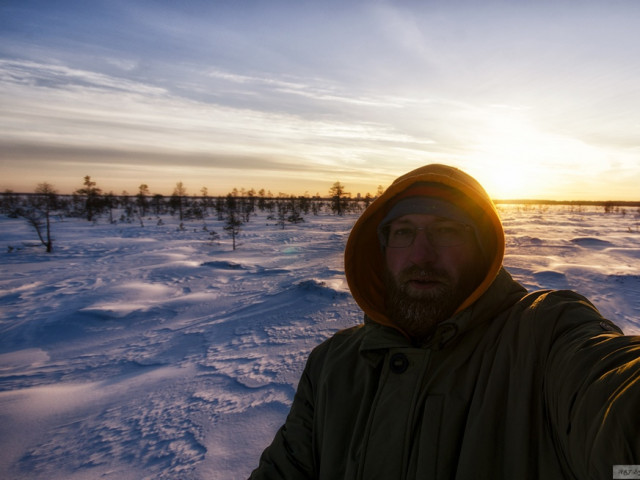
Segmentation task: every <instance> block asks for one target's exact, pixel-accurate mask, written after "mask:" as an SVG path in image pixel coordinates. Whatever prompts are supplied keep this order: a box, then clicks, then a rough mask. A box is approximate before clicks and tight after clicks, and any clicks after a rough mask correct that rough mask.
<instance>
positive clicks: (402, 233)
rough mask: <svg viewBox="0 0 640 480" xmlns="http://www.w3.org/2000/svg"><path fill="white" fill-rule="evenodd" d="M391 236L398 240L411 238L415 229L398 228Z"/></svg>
mask: <svg viewBox="0 0 640 480" xmlns="http://www.w3.org/2000/svg"><path fill="white" fill-rule="evenodd" d="M391 235H393V236H394V237H396V238H398V237H409V236H411V235H413V229H411V228H398V229H397V230H394V231H393V232H391Z"/></svg>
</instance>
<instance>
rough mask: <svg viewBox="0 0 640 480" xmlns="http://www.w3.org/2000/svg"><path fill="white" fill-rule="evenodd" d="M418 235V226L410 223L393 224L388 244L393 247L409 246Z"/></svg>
mask: <svg viewBox="0 0 640 480" xmlns="http://www.w3.org/2000/svg"><path fill="white" fill-rule="evenodd" d="M415 237H416V228H415V227H412V226H409V225H402V226H396V227H394V226H391V227H390V228H389V234H388V235H387V246H388V247H391V248H402V247H408V246H409V245H411V244H412V243H413V239H414V238H415Z"/></svg>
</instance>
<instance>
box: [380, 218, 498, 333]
mask: <svg viewBox="0 0 640 480" xmlns="http://www.w3.org/2000/svg"><path fill="white" fill-rule="evenodd" d="M447 222H448V223H447ZM452 223H453V222H451V221H449V220H447V219H444V218H441V217H437V216H434V215H423V214H412V215H405V216H402V217H399V218H397V219H395V220H394V221H393V222H391V224H390V226H389V229H390V231H391V235H393V234H394V233H393V232H398V233H397V235H399V236H401V235H403V233H404V231H412V229H415V228H418V229H419V230H418V231H417V234H416V236H415V238H414V240H413V243H412V244H411V245H409V246H405V247H390V246H387V247H386V249H385V260H386V273H387V275H386V286H387V310H388V312H387V313H388V315H389V316H390V317H391V319H392V320H393V321H394V322H395V323H396V324H397V325H398V326H400V327H401V328H402V329H403V330H404V331H405V332H406V333H407V334H409V335H410V336H411V337H412V338H414V339H415V340H417V341H419V342H420V341H424V340H425V339H426V338H427V337H428V336H429V335H430V334H431V333H432V332H433V330H434V328H435V326H436V325H437V324H438V323H440V322H442V321H444V320H446V319H448V318H449V317H451V315H453V313H454V312H455V310H456V309H457V308H458V306H459V305H460V304H461V303H462V302H463V301H464V300H465V299H466V298H467V297H468V296H469V295H470V294H471V292H473V290H475V288H476V287H477V286H478V284H479V283H480V282H481V281H482V279H483V278H484V275H485V273H486V262H485V261H484V260H483V257H482V253H481V251H480V248H479V246H478V244H477V241H476V239H475V235H474V232H473V229H472V228H467V229H464V230H463V231H462V233H460V235H461V237H460V238H461V242H450V241H444V242H443V241H440V242H438V240H437V239H434V236H433V235H432V236H431V237H432V240H430V239H429V235H428V234H427V230H429V229H430V230H431V231H434V229H436V228H437V229H440V226H441V225H442V226H443V227H444V228H445V229H446V228H449V224H452ZM454 224H455V223H454ZM457 225H459V224H457ZM405 229H408V230H405ZM424 229H427V230H424ZM434 240H435V241H434ZM433 243H436V244H437V243H446V244H448V243H454V244H453V245H445V246H442V245H434V244H433Z"/></svg>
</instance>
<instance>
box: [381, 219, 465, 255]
mask: <svg viewBox="0 0 640 480" xmlns="http://www.w3.org/2000/svg"><path fill="white" fill-rule="evenodd" d="M471 229H472V227H471V226H469V225H465V224H464V223H460V222H455V221H453V220H447V221H441V222H434V223H432V224H430V225H427V226H426V227H416V226H415V225H413V224H411V223H405V222H400V223H398V224H395V225H394V224H393V223H392V224H391V225H388V226H386V227H384V229H383V233H384V240H385V244H384V246H385V247H389V248H406V247H410V246H411V245H412V244H413V242H414V240H415V239H416V236H417V235H418V231H420V230H422V231H424V233H425V235H426V236H427V239H428V240H429V243H431V245H433V246H434V247H453V246H456V245H462V244H463V243H465V242H466V241H467V240H468V238H469V235H468V232H469V230H471Z"/></svg>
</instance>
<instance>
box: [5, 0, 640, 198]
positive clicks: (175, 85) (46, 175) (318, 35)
mask: <svg viewBox="0 0 640 480" xmlns="http://www.w3.org/2000/svg"><path fill="white" fill-rule="evenodd" d="M639 23H640V1H638V0H621V1H618V0H611V1H604V0H602V1H589V0H584V1H582V0H555V1H545V0H538V1H532V0H526V1H525V0H513V1H507V0H487V1H482V2H480V1H470V0H449V1H429V0H423V1H403V0H400V1H391V0H369V1H350V0H342V1H337V0H323V1H308V0H298V1H284V0H271V1H267V0H262V1H259V0H245V1H240V0H233V1H231V0H229V1H227V0H219V1H218V0H197V1H196V0H183V1H180V2H175V1H169V0H154V1H151V0H149V1H146V0H138V1H136V0H108V1H103V0H92V1H84V0H82V1H64V0H60V1H55V2H52V1H49V0H40V1H33V0H0V191H5V190H7V189H10V190H13V191H15V192H31V191H33V190H34V189H35V187H36V186H37V185H38V184H39V183H42V182H47V183H49V184H52V185H53V186H54V188H56V189H57V190H58V191H59V192H60V193H70V192H72V191H74V190H76V189H78V188H81V187H82V183H83V178H84V177H85V176H86V175H89V176H91V178H92V180H94V181H95V182H96V183H97V186H98V187H99V188H101V189H102V190H103V191H104V192H109V191H112V192H114V193H116V194H120V193H122V192H123V191H126V192H128V193H130V194H135V193H137V192H138V189H139V186H140V185H141V184H146V185H148V187H149V190H150V191H151V192H153V193H162V194H165V195H166V194H171V193H172V191H173V189H174V188H175V186H176V184H177V182H182V183H183V185H184V187H186V189H187V193H190V194H193V195H199V194H200V193H201V190H202V188H203V187H206V188H207V192H208V193H209V194H211V195H225V194H227V193H228V192H230V191H231V190H232V189H233V188H238V189H242V188H245V189H247V190H249V189H251V188H254V189H255V190H260V189H265V190H267V191H270V192H272V193H273V194H278V193H286V194H295V195H302V194H310V195H316V194H320V195H327V194H328V191H329V189H330V187H331V186H332V185H333V184H334V183H335V182H336V181H339V182H341V183H342V184H343V185H345V187H346V190H347V191H348V192H350V193H352V194H353V195H356V194H357V193H361V194H362V195H364V194H366V193H372V194H375V193H376V191H377V189H378V186H382V187H383V188H384V187H387V186H388V185H389V184H390V183H391V182H392V181H393V180H394V178H396V177H398V176H400V175H402V174H404V173H406V172H408V171H409V170H412V169H414V168H417V167H419V166H422V165H425V164H428V163H444V164H449V165H453V166H456V167H458V168H461V169H463V170H465V171H466V172H468V173H470V174H471V175H473V176H475V177H476V178H477V179H478V180H479V181H480V182H481V183H482V184H483V185H484V186H485V188H486V190H487V191H488V192H489V194H490V195H491V196H492V197H493V198H496V199H505V198H533V199H536V198H537V199H551V200H640V61H638V59H640V30H639V29H638V28H637V25H638V24H639Z"/></svg>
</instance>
